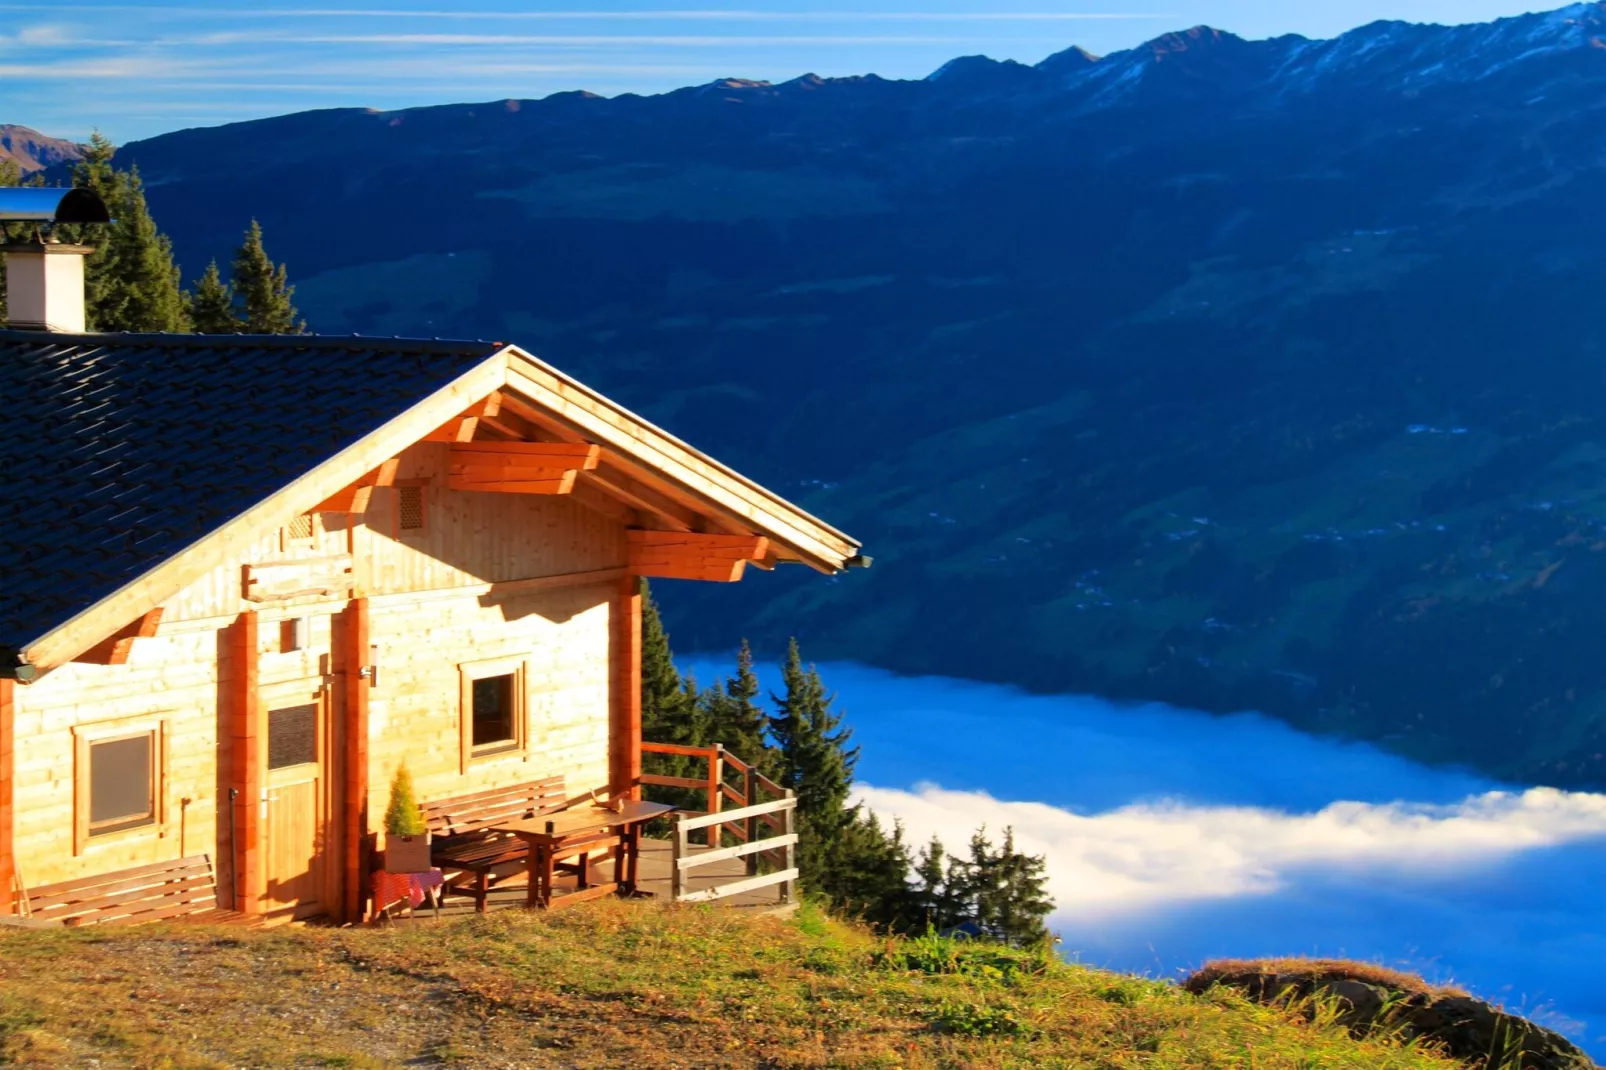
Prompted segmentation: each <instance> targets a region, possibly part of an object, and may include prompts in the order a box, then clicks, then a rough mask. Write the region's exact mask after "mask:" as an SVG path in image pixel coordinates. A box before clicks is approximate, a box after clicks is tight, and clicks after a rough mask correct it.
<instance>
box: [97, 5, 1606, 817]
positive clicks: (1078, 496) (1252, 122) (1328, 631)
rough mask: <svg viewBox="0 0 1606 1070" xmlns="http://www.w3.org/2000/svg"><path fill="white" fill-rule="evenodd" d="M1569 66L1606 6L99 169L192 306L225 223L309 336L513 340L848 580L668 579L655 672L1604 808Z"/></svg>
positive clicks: (1600, 127)
mask: <svg viewBox="0 0 1606 1070" xmlns="http://www.w3.org/2000/svg"><path fill="white" fill-rule="evenodd" d="M1603 41H1606V6H1603V5H1599V4H1593V3H1591V4H1581V5H1576V6H1574V7H1572V8H1568V9H1566V10H1564V11H1561V12H1555V13H1550V14H1544V15H1533V16H1526V17H1523V18H1517V19H1508V20H1505V21H1502V22H1499V23H1494V24H1489V25H1479V26H1465V27H1455V28H1443V27H1422V26H1411V25H1405V24H1398V23H1379V24H1376V25H1373V26H1368V27H1365V28H1363V29H1359V30H1356V31H1354V32H1352V33H1350V34H1347V35H1345V36H1343V37H1341V38H1338V39H1336V40H1332V41H1309V40H1305V39H1302V38H1297V37H1288V38H1279V39H1276V40H1271V41H1262V42H1249V41H1244V40H1241V39H1239V38H1236V37H1234V36H1232V35H1231V34H1227V33H1222V32H1219V31H1215V30H1211V29H1204V28H1201V29H1195V30H1192V31H1188V32H1185V33H1178V34H1172V35H1168V36H1165V37H1162V38H1160V39H1158V40H1156V41H1154V42H1152V43H1151V44H1149V45H1146V46H1144V47H1142V48H1139V49H1136V50H1133V51H1130V52H1125V53H1120V54H1117V55H1112V56H1109V57H1105V58H1103V59H1095V58H1093V57H1090V56H1088V55H1087V54H1086V53H1083V52H1081V51H1079V50H1075V49H1072V50H1068V51H1065V52H1061V53H1059V54H1057V55H1055V56H1052V57H1050V58H1049V59H1047V60H1045V61H1044V62H1043V63H1041V64H1039V65H1038V66H1036V67H1027V66H1023V65H1020V64H1013V63H1004V64H1001V63H995V62H993V61H991V60H987V59H985V58H981V57H970V58H965V59H960V60H956V61H954V62H953V63H950V64H948V65H946V66H945V67H943V68H942V70H940V71H939V72H937V73H936V74H934V75H933V76H932V77H931V78H929V79H926V80H924V81H917V82H893V81H886V80H883V79H879V78H876V77H873V76H867V77H862V78H850V79H832V80H825V79H820V78H815V77H803V78H799V79H797V80H795V81H791V82H787V83H785V84H781V85H769V84H765V83H754V82H746V81H740V80H734V79H733V80H728V81H722V82H718V83H715V84H711V85H705V86H700V87H695V88H689V89H685V90H681V91H678V92H675V93H670V94H666V95H663V96H657V97H649V98H643V97H634V96H626V97H620V98H616V99H602V98H599V97H595V96H590V95H587V94H583V93H572V94H562V95H558V96H554V97H550V98H547V99H545V100H542V101H506V102H498V103H489V104H478V105H455V106H450V107H439V108H428V109H415V110H409V111H403V112H395V113H376V112H369V111H362V110H336V111H322V112H311V113H305V114H300V115H292V116H285V117H282V118H278V119H271V120H265V121H261V122H253V123H242V124H236V125H232V126H224V127H219V128H215V129H207V130H190V131H183V132H180V133H175V134H171V135H167V136H163V137H160V138H155V139H152V140H149V141H145V142H139V143H136V144H133V145H131V146H128V147H127V149H126V150H125V152H124V153H123V154H122V156H121V159H122V160H123V161H124V162H129V161H132V162H137V163H138V164H139V166H140V169H141V172H142V174H143V175H144V177H145V179H146V182H147V184H148V187H149V190H150V196H151V202H152V206H153V209H154V210H155V212H156V215H157V217H158V218H159V219H160V220H161V221H162V224H163V226H164V228H166V229H168V230H170V231H171V233H172V234H173V237H174V239H175V242H176V245H177V249H178V251H179V254H180V258H181V259H182V260H183V262H184V264H185V266H186V268H187V269H189V270H190V272H191V273H192V274H193V272H194V270H195V269H198V268H199V267H200V266H201V265H202V264H204V263H205V262H206V260H208V259H210V258H212V257H214V256H220V255H226V252H227V250H228V249H229V248H230V247H231V245H232V242H233V241H234V240H235V236H236V235H237V234H238V233H239V231H240V229H241V227H242V226H243V225H244V224H245V222H246V220H247V219H248V218H249V217H250V216H253V215H254V216H256V217H258V218H260V219H261V220H262V223H263V225H264V227H265V228H266V229H267V230H268V232H269V233H271V234H273V235H274V253H275V255H276V256H280V257H284V258H285V259H286V260H287V261H288V263H289V265H290V269H291V272H292V274H293V276H294V277H295V278H296V279H297V280H299V282H300V288H299V290H298V293H297V300H298V303H299V305H300V307H301V309H302V311H303V312H304V313H305V314H306V315H307V317H308V318H309V320H310V322H311V324H312V326H313V327H314V328H315V329H320V330H325V331H336V332H339V331H370V332H381V333H392V332H396V333H405V334H423V335H464V334H468V335H478V336H485V335H497V336H500V337H504V338H508V339H512V340H517V341H519V342H521V343H523V344H525V345H527V346H528V347H530V348H532V349H534V350H536V351H537V352H540V353H541V354H543V355H544V356H546V357H548V358H549V359H551V360H553V361H554V362H555V363H557V364H559V365H560V366H562V367H565V368H567V369H569V370H571V371H573V372H574V373H576V374H578V375H580V376H582V377H584V378H585V379H586V380H587V381H588V382H592V383H594V384H595V385H596V386H598V387H599V388H601V389H603V390H605V391H607V392H608V393H609V394H611V395H613V396H616V397H619V398H621V399H623V400H624V401H626V402H627V403H629V404H632V405H634V406H636V407H638V408H640V409H642V410H643V411H644V412H645V413H646V414H647V415H649V416H651V417H653V418H655V419H657V420H659V421H660V422H662V423H664V424H666V425H667V426H668V427H669V428H670V429H671V430H673V431H675V432H677V433H679V434H681V435H683V436H685V437H687V438H689V439H691V440H692V441H694V442H695V443H696V444H698V445H699V446H703V447H705V448H707V449H709V450H710V451H712V452H714V453H716V454H717V455H719V456H721V457H725V458H727V459H729V460H730V461H732V462H733V463H735V464H736V465H737V466H738V467H740V468H741V469H743V470H744V471H747V472H749V473H751V474H752V475H754V476H755V477H758V478H761V479H763V480H765V481H766V482H769V483H771V484H773V485H775V486H776V487H777V489H778V490H781V491H783V492H789V493H791V494H794V495H801V496H802V497H803V500H804V501H805V502H806V503H807V504H809V505H810V506H812V507H815V508H817V509H818V511H819V512H821V513H822V514H823V515H827V516H830V517H831V518H832V519H833V521H834V522H837V523H840V524H841V526H843V527H844V528H845V529H846V530H848V531H851V532H852V533H853V534H854V535H856V536H858V537H860V538H862V539H864V540H865V542H866V544H867V548H868V550H869V552H870V553H872V554H873V555H874V556H875V557H876V559H877V561H876V566H875V568H874V569H872V570H871V571H870V572H868V573H856V574H853V575H850V576H847V577H843V578H841V579H839V580H836V581H833V582H828V583H818V582H799V579H800V578H796V577H794V578H791V579H788V578H787V577H785V576H784V575H783V576H778V577H763V578H759V579H756V580H753V581H750V582H749V583H747V584H744V585H742V587H741V588H740V589H738V590H720V591H715V592H686V593H684V594H682V593H681V592H679V591H674V592H673V593H670V594H668V595H667V597H666V601H667V602H668V603H669V605H670V607H671V610H672V613H671V621H670V623H671V625H672V626H673V627H674V630H675V637H676V641H677V645H679V646H680V647H681V648H682V649H695V648H696V647H698V646H699V645H713V644H715V643H723V642H725V641H727V640H728V638H729V637H730V636H732V635H735V634H738V629H742V630H746V631H747V632H748V633H749V635H750V636H751V638H752V639H753V640H754V641H755V644H757V645H761V646H764V647H769V648H772V649H777V648H778V644H779V643H780V642H782V641H784V637H785V635H786V634H787V633H788V632H790V631H792V630H801V631H802V632H803V634H804V635H805V637H806V640H807V646H808V647H809V649H810V650H811V652H813V653H814V654H815V655H816V656H819V657H821V658H825V659H830V658H842V657H852V658H858V659H862V660H867V661H870V662H873V663H876V664H878V665H882V666H886V667H889V668H893V669H897V670H902V671H908V672H944V673H949V674H960V675H968V676H973V677H978V678H984V679H994V680H1007V681H1014V682H1019V683H1022V684H1025V685H1027V686H1030V687H1033V688H1040V689H1055V690H1082V691H1090V692H1097V693H1100V694H1104V695H1108V696H1113V697H1133V698H1137V697H1147V698H1159V699H1165V700H1168V701H1171V702H1175V703H1178V704H1182V705H1186V706H1194V707H1202V708H1207V709H1213V710H1232V709H1240V708H1257V709H1261V710H1265V711H1267V712H1270V713H1272V714H1275V715H1277V716H1280V717H1283V718H1285V719H1287V720H1289V721H1292V722H1293V723H1295V724H1297V725H1300V726H1302V727H1306V728H1311V729H1316V730H1322V731H1334V732H1340V733H1347V734H1353V735H1358V736H1363V737H1366V738H1370V739H1376V740H1382V741H1385V742H1386V743H1387V744H1388V745H1390V746H1393V747H1396V748H1398V749H1400V750H1402V751H1404V752H1407V753H1409V754H1412V755H1415V756H1420V757H1427V758H1432V759H1437V760H1453V761H1468V762H1473V763H1475V764H1477V765H1479V766H1481V767H1482V768H1483V769H1485V770H1488V771H1491V772H1493V773H1496V774H1500V775H1506V776H1513V777H1523V778H1529V779H1537V780H1542V781H1549V782H1555V783H1560V784H1564V785H1589V786H1600V785H1602V784H1606V756H1603V755H1606V658H1601V657H1599V656H1598V651H1597V649H1596V647H1597V646H1598V643H1599V638H1598V637H1599V636H1600V635H1601V634H1603V633H1606V478H1603V477H1606V350H1603V340H1606V339H1603V329H1602V326H1601V317H1600V313H1599V306H1600V302H1601V296H1600V295H1601V294H1602V293H1606V213H1602V212H1601V211H1600V209H1599V205H1600V204H1602V203H1606V157H1603V156H1602V154H1601V151H1600V146H1601V145H1602V144H1603V143H1606V110H1603V103H1602V102H1603V101H1606V47H1602V44H1603ZM665 589H666V591H667V590H668V589H669V588H668V585H666V588H665ZM692 606H695V608H696V613H695V614H692V613H684V614H682V615H679V616H677V615H675V614H674V613H673V610H674V609H675V608H677V607H678V608H680V609H682V610H685V609H687V608H690V607H692Z"/></svg>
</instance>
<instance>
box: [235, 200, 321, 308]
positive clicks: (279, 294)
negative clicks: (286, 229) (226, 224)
mask: <svg viewBox="0 0 1606 1070" xmlns="http://www.w3.org/2000/svg"><path fill="white" fill-rule="evenodd" d="M233 285H234V293H235V298H236V300H237V301H238V303H239V305H240V311H241V313H242V315H241V319H242V321H243V323H244V328H245V330H246V331H248V332H250V333H252V334H302V333H304V332H305V331H306V329H307V325H306V323H304V322H302V321H300V320H298V319H296V308H295V305H293V304H291V301H290V299H291V297H292V296H294V294H295V287H294V286H291V285H290V284H289V281H288V273H287V271H286V269H285V266H284V265H283V264H275V263H274V262H273V260H272V259H271V258H270V257H269V256H268V253H267V250H266V249H264V248H263V247H262V227H261V225H260V224H259V223H257V221H256V220H255V219H253V220H251V226H250V227H249V228H248V229H247V230H246V232H245V241H244V243H243V244H241V246H240V248H239V250H238V251H237V252H236V253H235V254H234V278H233Z"/></svg>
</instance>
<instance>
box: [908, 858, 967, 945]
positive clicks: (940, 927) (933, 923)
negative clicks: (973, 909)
mask: <svg viewBox="0 0 1606 1070" xmlns="http://www.w3.org/2000/svg"><path fill="white" fill-rule="evenodd" d="M949 872H950V860H949V858H948V852H947V851H946V850H945V849H944V848H943V845H942V841H941V840H940V839H938V838H937V837H935V836H933V837H932V838H931V842H930V843H928V844H926V846H925V849H924V850H922V851H921V852H920V860H919V861H918V862H917V863H916V864H915V867H914V875H915V887H914V889H913V904H914V914H913V916H912V917H911V919H910V920H911V921H912V922H913V928H914V929H916V930H917V931H920V930H925V929H935V930H937V931H938V932H944V931H947V930H949V929H952V928H953V927H955V926H956V925H958V924H959V923H960V922H962V921H964V920H965V910H964V905H963V903H961V902H960V901H959V900H958V899H957V898H956V897H955V895H954V887H953V883H952V882H951V881H949V879H948V876H949Z"/></svg>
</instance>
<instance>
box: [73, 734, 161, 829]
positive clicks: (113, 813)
mask: <svg viewBox="0 0 1606 1070" xmlns="http://www.w3.org/2000/svg"><path fill="white" fill-rule="evenodd" d="M155 771H156V733H155V732H141V733H140V734H139V735H137V736H127V737H125V738H123V739H103V740H98V741H96V742H94V743H91V744H90V745H89V834H90V835H91V836H103V835H105V834H107V833H109V832H121V831H123V830H124V829H131V828H139V827H140V826H141V825H154V824H155V823H156V777H155V775H154V774H155Z"/></svg>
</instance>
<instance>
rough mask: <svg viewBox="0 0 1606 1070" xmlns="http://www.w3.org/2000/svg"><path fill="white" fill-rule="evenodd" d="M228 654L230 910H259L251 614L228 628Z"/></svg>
mask: <svg viewBox="0 0 1606 1070" xmlns="http://www.w3.org/2000/svg"><path fill="white" fill-rule="evenodd" d="M225 649H226V650H227V652H228V657H229V663H230V664H229V666H228V671H227V673H226V675H227V678H228V699H229V706H230V709H229V723H230V733H229V734H230V739H229V745H230V765H231V766H232V776H231V777H230V786H231V787H232V788H233V789H234V791H235V792H236V794H235V796H234V835H235V842H234V843H233V844H232V845H231V850H232V858H233V871H234V909H235V910H238V911H239V912H240V913H242V914H257V913H259V912H260V911H261V909H262V902H261V897H262V892H263V883H262V874H263V870H262V810H263V806H264V804H265V801H266V800H265V797H264V795H263V787H262V783H263V776H262V766H263V739H262V708H261V705H262V700H261V691H260V689H259V687H258V686H257V683H258V681H257V614H256V611H255V610H248V611H246V612H244V613H241V614H240V616H239V617H238V618H237V619H236V620H235V622H234V623H233V624H232V625H230V626H229V632H228V638H227V642H226V647H225Z"/></svg>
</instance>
